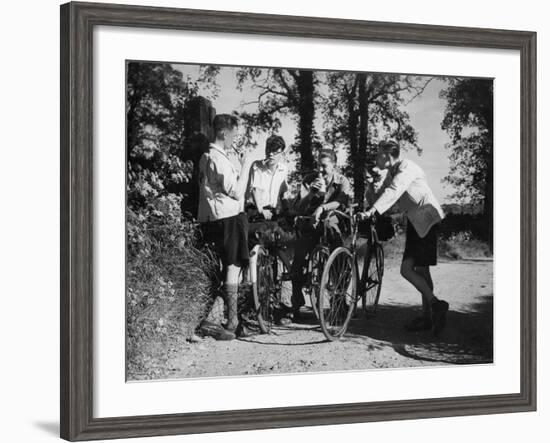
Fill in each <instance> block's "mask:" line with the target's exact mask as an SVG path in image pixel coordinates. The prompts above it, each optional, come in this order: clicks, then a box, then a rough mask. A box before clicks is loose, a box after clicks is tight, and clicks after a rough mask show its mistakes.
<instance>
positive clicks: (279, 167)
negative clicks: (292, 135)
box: [247, 135, 288, 220]
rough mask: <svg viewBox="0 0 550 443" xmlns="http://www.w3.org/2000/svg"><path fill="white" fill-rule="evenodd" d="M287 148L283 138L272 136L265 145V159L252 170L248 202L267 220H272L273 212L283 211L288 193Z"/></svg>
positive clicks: (254, 165) (254, 164)
mask: <svg viewBox="0 0 550 443" xmlns="http://www.w3.org/2000/svg"><path fill="white" fill-rule="evenodd" d="M285 147H286V145H285V141H284V140H283V138H282V137H281V136H279V135H271V136H270V137H269V138H268V139H267V141H266V144H265V159H264V160H258V161H255V162H254V163H252V168H251V169H250V181H249V184H248V191H247V202H248V203H249V204H251V205H254V206H255V207H256V210H257V211H258V213H260V214H262V215H263V217H264V218H265V219H266V220H271V217H272V216H273V210H275V212H277V213H280V212H281V211H282V209H283V208H282V206H283V197H284V195H285V194H286V193H287V192H288V184H287V181H286V179H287V175H288V167H287V165H286V163H285V161H284V152H285Z"/></svg>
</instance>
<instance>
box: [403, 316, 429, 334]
mask: <svg viewBox="0 0 550 443" xmlns="http://www.w3.org/2000/svg"><path fill="white" fill-rule="evenodd" d="M430 329H432V321H431V320H430V319H429V318H427V317H416V318H413V319H412V320H411V321H410V322H409V323H407V324H406V325H405V330H406V331H410V332H416V331H429V330H430Z"/></svg>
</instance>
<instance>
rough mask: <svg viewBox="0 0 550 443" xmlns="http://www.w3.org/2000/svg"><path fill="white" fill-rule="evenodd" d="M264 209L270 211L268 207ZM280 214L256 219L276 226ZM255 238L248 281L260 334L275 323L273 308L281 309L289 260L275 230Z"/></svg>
mask: <svg viewBox="0 0 550 443" xmlns="http://www.w3.org/2000/svg"><path fill="white" fill-rule="evenodd" d="M264 209H269V210H273V208H271V207H264ZM284 217H286V215H284V214H277V215H275V216H274V217H273V218H272V220H271V221H266V220H265V219H259V220H258V221H261V222H262V223H264V224H266V225H272V226H276V225H277V221H279V220H282V219H283V218H284ZM252 223H254V221H253V222H252ZM256 241H257V244H256V245H255V246H254V247H253V248H252V250H251V252H250V264H249V270H250V281H251V284H252V295H253V303H254V308H255V316H256V320H257V321H258V326H259V329H260V331H261V332H262V333H264V334H268V333H270V332H271V329H272V327H273V323H274V322H275V313H276V311H277V310H278V309H282V305H283V300H282V290H283V285H284V284H285V282H287V283H289V282H290V259H289V258H288V256H287V255H286V252H285V251H286V249H287V246H286V244H285V242H284V241H283V238H282V236H281V234H280V233H279V232H277V231H275V232H272V233H270V234H268V235H264V236H259V235H258V236H257V238H256Z"/></svg>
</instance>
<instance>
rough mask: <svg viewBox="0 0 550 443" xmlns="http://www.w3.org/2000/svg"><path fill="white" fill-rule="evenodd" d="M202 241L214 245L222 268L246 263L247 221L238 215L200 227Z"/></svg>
mask: <svg viewBox="0 0 550 443" xmlns="http://www.w3.org/2000/svg"><path fill="white" fill-rule="evenodd" d="M201 231H202V236H203V239H204V241H205V242H206V243H210V244H213V245H214V248H215V250H216V252H217V254H218V255H219V256H220V258H221V260H222V263H223V265H224V266H229V265H235V266H239V267H242V266H244V265H246V264H247V263H248V257H249V252H248V219H247V217H246V214H244V213H240V214H238V215H234V216H233V217H227V218H222V219H221V220H216V221H213V222H208V223H203V224H202V225H201Z"/></svg>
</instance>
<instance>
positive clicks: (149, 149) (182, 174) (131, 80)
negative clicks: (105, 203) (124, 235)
mask: <svg viewBox="0 0 550 443" xmlns="http://www.w3.org/2000/svg"><path fill="white" fill-rule="evenodd" d="M127 69H128V72H127V103H126V106H127V107H126V112H127V174H128V175H127V182H126V190H127V210H128V234H129V252H130V253H134V252H135V253H138V252H141V253H147V251H149V248H148V242H150V241H151V238H152V237H151V236H150V235H149V234H150V231H151V226H152V224H153V220H156V222H155V226H162V225H166V224H173V223H177V224H178V225H179V224H180V223H181V222H182V220H181V217H180V213H179V205H180V203H181V199H182V195H181V193H180V192H178V190H179V185H181V184H182V183H185V182H187V181H189V180H190V177H191V174H192V164H191V163H190V162H187V161H183V160H182V147H183V145H184V111H185V106H186V103H187V102H188V100H189V99H190V98H192V97H194V96H195V95H196V91H197V85H196V84H193V83H191V82H187V81H185V79H184V78H183V75H182V73H181V72H180V71H178V70H176V69H174V68H173V67H172V66H171V65H169V64H158V63H141V62H131V63H128V67H127Z"/></svg>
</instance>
